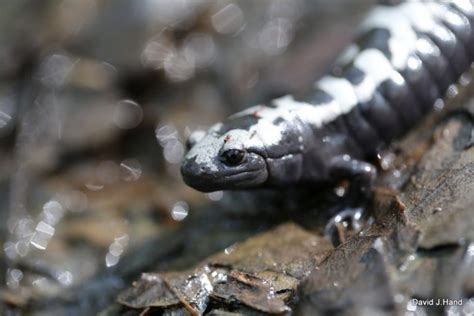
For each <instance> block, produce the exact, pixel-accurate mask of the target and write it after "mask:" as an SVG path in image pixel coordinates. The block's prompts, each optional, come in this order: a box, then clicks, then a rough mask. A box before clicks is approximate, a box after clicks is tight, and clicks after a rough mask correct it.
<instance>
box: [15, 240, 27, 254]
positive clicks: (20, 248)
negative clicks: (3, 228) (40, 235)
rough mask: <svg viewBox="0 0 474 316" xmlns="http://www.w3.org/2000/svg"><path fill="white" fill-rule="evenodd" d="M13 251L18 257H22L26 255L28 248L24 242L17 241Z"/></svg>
mask: <svg viewBox="0 0 474 316" xmlns="http://www.w3.org/2000/svg"><path fill="white" fill-rule="evenodd" d="M15 250H16V253H17V254H18V255H19V256H20V257H24V256H26V255H27V254H28V252H29V250H30V247H29V245H28V243H26V242H25V241H19V242H17V243H16V244H15Z"/></svg>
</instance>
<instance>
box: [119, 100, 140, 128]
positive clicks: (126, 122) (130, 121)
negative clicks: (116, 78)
mask: <svg viewBox="0 0 474 316" xmlns="http://www.w3.org/2000/svg"><path fill="white" fill-rule="evenodd" d="M112 119H113V122H114V123H115V125H117V127H119V128H122V129H132V128H134V127H137V126H138V124H140V123H141V121H142V119H143V110H142V108H141V106H139V105H138V104H137V103H135V102H133V101H132V100H122V101H120V102H118V103H117V105H116V106H115V109H114V113H113V117H112Z"/></svg>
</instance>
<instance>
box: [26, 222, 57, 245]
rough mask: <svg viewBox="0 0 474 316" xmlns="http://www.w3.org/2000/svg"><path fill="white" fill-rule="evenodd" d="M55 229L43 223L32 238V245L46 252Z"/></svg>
mask: <svg viewBox="0 0 474 316" xmlns="http://www.w3.org/2000/svg"><path fill="white" fill-rule="evenodd" d="M54 232H55V229H54V227H53V226H51V225H49V224H48V223H45V222H43V221H41V222H39V223H38V225H37V226H36V231H35V233H34V234H33V237H32V238H31V241H30V243H31V244H32V245H33V246H35V247H36V248H38V249H40V250H45V249H46V247H47V246H48V243H49V241H50V240H51V238H52V237H53V235H54Z"/></svg>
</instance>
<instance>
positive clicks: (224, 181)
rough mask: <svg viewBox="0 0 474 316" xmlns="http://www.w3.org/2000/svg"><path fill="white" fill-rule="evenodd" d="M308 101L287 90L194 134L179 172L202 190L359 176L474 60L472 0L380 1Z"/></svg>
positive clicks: (363, 183) (362, 182)
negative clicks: (286, 93)
mask: <svg viewBox="0 0 474 316" xmlns="http://www.w3.org/2000/svg"><path fill="white" fill-rule="evenodd" d="M360 34H361V35H360V36H359V37H358V39H357V40H356V41H355V43H354V44H352V45H351V46H349V47H348V49H347V50H346V51H345V52H344V53H343V54H342V55H341V57H340V58H339V60H338V61H337V62H336V67H335V68H334V70H333V72H332V73H331V74H329V75H326V76H324V77H323V78H321V79H320V80H318V81H317V82H316V83H315V84H314V90H313V91H312V93H311V94H310V95H309V96H308V97H307V98H305V99H296V98H295V97H293V96H291V95H287V96H284V97H281V98H278V99H275V100H272V101H270V102H269V103H268V104H266V105H257V106H255V107H251V108H249V109H247V110H244V111H242V112H239V113H237V114H234V115H232V116H230V117H229V118H228V119H227V120H226V121H225V122H223V123H218V124H216V125H214V126H212V127H211V128H210V129H209V130H208V132H207V133H204V132H200V133H198V132H197V133H194V134H193V135H191V137H190V143H191V145H192V146H191V147H190V150H189V152H188V153H187V154H186V156H185V159H184V161H183V164H182V167H181V172H182V175H183V178H184V180H185V182H186V183H187V184H188V185H190V186H191V187H194V188H196V189H198V190H201V191H215V190H227V189H245V188H255V187H285V186H289V185H300V184H301V185H308V184H310V185H314V184H320V183H326V182H336V181H340V180H341V179H344V178H345V179H351V180H352V181H356V184H357V185H356V186H357V187H358V188H359V189H360V190H361V191H362V192H364V191H365V192H367V191H370V190H369V189H370V187H371V185H372V182H373V180H374V178H375V175H376V168H375V167H374V166H373V165H372V164H370V163H369V162H367V161H368V160H367V159H370V158H371V157H374V155H376V152H377V150H378V149H379V147H380V146H381V145H383V144H386V143H387V142H389V141H390V140H392V139H393V138H395V137H397V136H400V135H401V134H403V133H404V132H406V131H407V130H408V129H409V128H410V127H412V126H413V125H414V124H415V123H416V122H417V121H418V120H419V119H420V118H421V117H422V116H423V115H424V114H425V113H426V112H427V111H429V110H430V109H431V108H432V107H433V106H434V104H435V102H436V101H437V100H439V99H440V98H442V97H443V95H444V93H445V92H446V91H447V89H448V87H449V86H450V85H451V84H453V83H455V82H456V80H457V79H458V78H459V77H460V76H461V74H462V73H463V72H464V71H466V70H467V69H469V67H470V65H471V62H472V61H473V60H474V2H473V0H442V1H441V0H440V1H437V2H435V1H408V2H405V3H401V4H397V5H378V6H376V7H375V8H374V10H373V11H371V12H370V13H369V15H368V17H367V19H366V20H365V22H364V23H363V25H362V32H361V33H360Z"/></svg>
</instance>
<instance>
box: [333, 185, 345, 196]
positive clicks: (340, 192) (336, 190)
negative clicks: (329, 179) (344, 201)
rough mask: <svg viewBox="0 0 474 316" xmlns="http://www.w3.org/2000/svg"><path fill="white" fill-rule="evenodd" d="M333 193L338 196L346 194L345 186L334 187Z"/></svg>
mask: <svg viewBox="0 0 474 316" xmlns="http://www.w3.org/2000/svg"><path fill="white" fill-rule="evenodd" d="M334 193H335V194H336V195H337V196H339V197H343V196H344V195H345V194H346V188H345V187H343V186H338V187H336V188H334Z"/></svg>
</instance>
